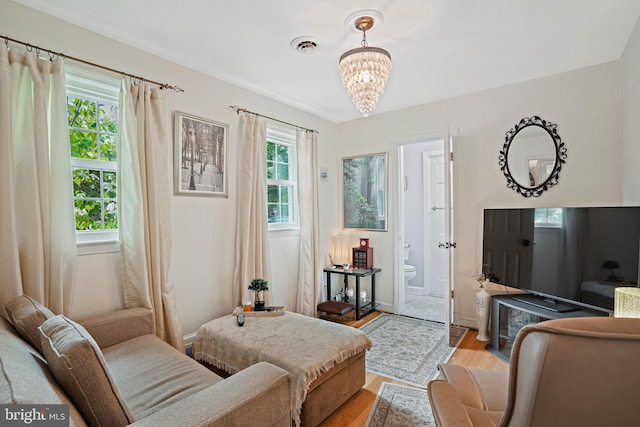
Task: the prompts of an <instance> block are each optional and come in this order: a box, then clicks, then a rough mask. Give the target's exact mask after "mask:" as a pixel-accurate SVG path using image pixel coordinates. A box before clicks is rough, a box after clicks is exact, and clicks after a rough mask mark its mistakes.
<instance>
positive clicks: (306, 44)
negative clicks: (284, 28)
mask: <svg viewBox="0 0 640 427" xmlns="http://www.w3.org/2000/svg"><path fill="white" fill-rule="evenodd" d="M290 46H291V49H293V50H295V51H296V52H299V53H302V54H304V55H309V54H311V53H315V52H317V51H318V49H320V44H319V43H318V40H317V39H316V38H315V37H310V36H302V37H296V38H295V39H293V40H291V43H290Z"/></svg>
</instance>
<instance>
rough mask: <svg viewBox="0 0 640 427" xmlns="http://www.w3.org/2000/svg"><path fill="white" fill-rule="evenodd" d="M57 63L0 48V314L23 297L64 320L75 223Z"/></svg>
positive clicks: (69, 297)
mask: <svg viewBox="0 0 640 427" xmlns="http://www.w3.org/2000/svg"><path fill="white" fill-rule="evenodd" d="M65 96H66V95H65V80H64V64H63V60H62V59H55V60H53V61H51V60H49V58H47V59H46V60H40V59H38V58H37V57H36V55H35V54H32V53H28V52H24V51H17V50H15V49H11V50H9V49H8V48H7V47H6V46H4V45H2V47H1V48H0V242H1V243H0V307H1V312H2V313H4V304H5V303H6V302H7V301H9V300H11V299H13V298H15V297H17V296H19V295H22V294H27V295H29V296H31V297H33V298H35V299H36V300H38V301H40V302H41V303H43V304H44V305H46V306H47V307H49V308H50V309H51V310H52V311H53V312H54V313H64V314H66V315H69V314H70V312H71V303H72V299H73V288H74V284H75V262H76V254H77V249H76V241H75V220H74V212H73V188H72V181H71V153H70V147H69V131H68V124H67V107H66V98H65Z"/></svg>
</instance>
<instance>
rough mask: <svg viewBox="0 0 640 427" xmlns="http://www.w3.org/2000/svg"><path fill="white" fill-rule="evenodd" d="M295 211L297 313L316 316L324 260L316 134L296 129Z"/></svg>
mask: <svg viewBox="0 0 640 427" xmlns="http://www.w3.org/2000/svg"><path fill="white" fill-rule="evenodd" d="M296 151H297V162H298V208H299V214H300V266H299V270H298V289H297V297H296V311H297V312H298V313H301V314H305V315H307V316H313V317H315V316H316V314H317V306H318V302H319V301H320V299H321V297H322V268H321V266H320V263H321V262H322V260H323V257H322V254H320V249H319V242H318V230H319V208H318V176H317V173H318V154H317V153H318V134H317V133H315V132H308V131H305V130H302V129H298V131H297V135H296Z"/></svg>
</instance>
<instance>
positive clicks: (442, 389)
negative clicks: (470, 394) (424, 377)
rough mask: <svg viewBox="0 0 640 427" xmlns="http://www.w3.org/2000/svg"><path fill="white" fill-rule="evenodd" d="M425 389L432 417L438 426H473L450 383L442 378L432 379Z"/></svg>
mask: <svg viewBox="0 0 640 427" xmlns="http://www.w3.org/2000/svg"><path fill="white" fill-rule="evenodd" d="M427 391H428V392H429V403H430V404H431V410H432V412H433V418H434V419H435V421H436V425H437V426H438V427H447V426H455V427H464V426H469V427H473V423H472V422H471V418H469V415H468V414H467V410H466V408H465V406H464V405H463V404H462V400H461V399H460V396H458V393H457V392H456V389H455V388H453V386H452V385H451V384H449V383H448V382H447V381H443V380H434V381H431V382H429V384H428V385H427Z"/></svg>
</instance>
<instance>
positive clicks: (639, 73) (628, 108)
mask: <svg viewBox="0 0 640 427" xmlns="http://www.w3.org/2000/svg"><path fill="white" fill-rule="evenodd" d="M620 62H621V63H622V93H623V118H624V126H623V129H624V153H625V154H624V160H623V165H624V201H625V203H626V204H629V205H634V204H635V205H638V204H640V179H638V175H637V173H638V172H637V171H638V170H640V19H639V20H638V21H637V22H636V25H635V27H634V29H633V32H632V33H631V37H630V38H629V41H628V42H627V46H626V48H625V50H624V53H623V54H622V60H621V61H620Z"/></svg>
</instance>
